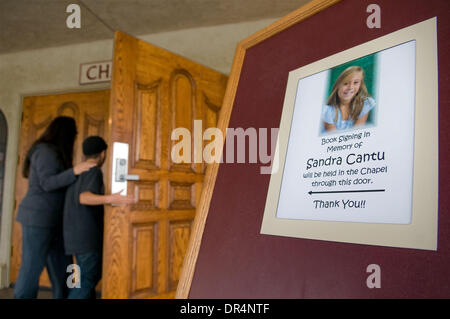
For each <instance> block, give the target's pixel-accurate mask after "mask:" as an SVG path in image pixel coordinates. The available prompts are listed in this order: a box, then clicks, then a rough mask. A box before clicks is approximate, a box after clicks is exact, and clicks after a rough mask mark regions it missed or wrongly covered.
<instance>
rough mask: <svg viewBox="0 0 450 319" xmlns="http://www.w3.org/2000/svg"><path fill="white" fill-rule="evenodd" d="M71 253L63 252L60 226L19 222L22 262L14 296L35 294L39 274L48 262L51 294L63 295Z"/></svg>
mask: <svg viewBox="0 0 450 319" xmlns="http://www.w3.org/2000/svg"><path fill="white" fill-rule="evenodd" d="M69 264H72V257H70V256H66V255H65V254H64V243H63V238H62V230H61V229H59V227H58V228H52V227H35V226H24V225H22V263H21V266H20V271H19V276H18V277H17V281H16V284H15V287H14V298H36V297H37V293H38V289H39V277H40V276H41V273H42V271H43V270H44V267H45V266H47V271H48V275H49V277H50V281H51V283H52V291H53V298H55V299H60V298H66V297H67V294H68V288H67V283H66V280H67V275H68V274H67V273H66V270H67V266H68V265H69Z"/></svg>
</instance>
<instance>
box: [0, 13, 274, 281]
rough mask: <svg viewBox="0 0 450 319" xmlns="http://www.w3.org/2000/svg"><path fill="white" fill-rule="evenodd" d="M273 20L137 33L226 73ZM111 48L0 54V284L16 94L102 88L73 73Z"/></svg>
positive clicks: (15, 139)
mask: <svg viewBox="0 0 450 319" xmlns="http://www.w3.org/2000/svg"><path fill="white" fill-rule="evenodd" d="M275 20H276V19H265V20H259V21H253V22H246V23H239V24H228V25H221V26H213V27H203V28H195V29H187V30H180V31H173V32H165V33H159V34H150V35H144V36H138V37H139V38H141V39H143V40H145V41H148V42H150V43H153V44H155V45H157V46H160V47H162V48H165V49H167V50H169V51H172V52H174V53H177V54H179V55H182V56H185V57H187V58H189V59H191V60H193V61H195V62H198V63H201V64H203V65H206V66H208V67H211V68H213V69H215V70H218V71H220V72H222V73H225V74H229V72H230V69H231V64H232V62H233V58H234V53H235V49H236V45H237V43H238V42H239V41H241V40H242V39H244V38H246V37H247V36H249V35H251V34H253V33H255V32H257V31H259V30H261V29H263V28H265V27H266V26H268V25H269V24H271V23H272V22H274V21H275ZM111 38H112V37H111ZM112 50H113V41H112V39H111V40H104V41H96V42H90V43H85V44H77V45H69V46H63V47H56V48H47V49H39V50H33V51H23V52H18V53H12V54H4V55H0V110H2V112H3V113H4V114H5V116H6V120H7V123H8V144H7V151H6V167H5V184H4V198H3V203H2V207H3V214H2V223H1V234H0V236H1V237H0V288H2V287H5V286H7V285H9V263H10V249H11V229H12V219H13V205H14V187H15V174H16V166H17V155H18V154H17V151H18V145H19V132H20V119H21V114H22V98H23V96H29V95H41V94H53V93H61V92H76V91H87V90H95V89H101V88H108V87H109V85H108V84H106V85H105V84H95V85H83V86H80V85H79V84H78V76H79V74H78V72H79V66H80V64H81V63H86V62H93V61H104V60H111V59H112Z"/></svg>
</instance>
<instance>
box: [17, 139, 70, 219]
mask: <svg viewBox="0 0 450 319" xmlns="http://www.w3.org/2000/svg"><path fill="white" fill-rule="evenodd" d="M28 156H29V158H30V163H31V164H30V173H29V177H28V179H29V186H28V191H27V194H26V195H25V197H24V198H23V200H22V202H21V203H20V205H19V209H18V212H17V221H19V222H20V223H22V225H25V226H39V227H53V226H58V225H61V222H62V213H63V207H64V195H65V190H66V187H67V186H68V185H70V184H72V183H73V182H75V180H76V177H75V175H74V174H73V169H72V168H69V169H66V170H65V169H64V166H63V163H62V160H61V158H60V156H59V154H58V151H57V149H56V147H55V146H53V145H51V144H47V143H40V144H37V145H35V146H34V147H33V148H32V149H31V150H30V152H29V153H28Z"/></svg>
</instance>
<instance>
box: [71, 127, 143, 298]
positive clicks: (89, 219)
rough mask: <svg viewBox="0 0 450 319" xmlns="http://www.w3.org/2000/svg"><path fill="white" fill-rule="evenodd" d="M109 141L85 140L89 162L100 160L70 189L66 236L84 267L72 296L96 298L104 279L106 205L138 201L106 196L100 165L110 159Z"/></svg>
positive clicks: (72, 251) (85, 149)
mask: <svg viewBox="0 0 450 319" xmlns="http://www.w3.org/2000/svg"><path fill="white" fill-rule="evenodd" d="M107 147H108V146H107V144H106V142H105V141H104V140H103V139H102V138H101V137H99V136H90V137H88V138H86V139H85V140H84V141H83V153H84V155H85V156H86V161H87V162H89V161H90V162H93V163H96V166H94V167H92V168H91V169H90V170H89V171H87V172H85V173H83V174H81V175H80V176H79V177H78V179H77V181H76V182H75V183H74V184H72V185H71V186H70V187H69V188H68V189H67V192H66V197H65V202H64V219H63V235H64V248H65V252H66V254H67V255H74V256H75V259H76V262H77V265H78V266H79V267H80V272H81V273H80V286H79V288H77V286H75V287H74V288H70V292H69V296H68V298H69V299H88V298H95V286H96V285H97V283H98V282H99V281H100V279H101V271H102V247H103V205H104V204H116V205H124V204H130V203H134V202H135V200H134V198H133V197H132V196H122V195H120V193H121V192H118V193H115V194H111V195H104V185H103V174H102V171H101V169H100V167H101V166H102V165H103V163H104V162H105V158H106V149H107Z"/></svg>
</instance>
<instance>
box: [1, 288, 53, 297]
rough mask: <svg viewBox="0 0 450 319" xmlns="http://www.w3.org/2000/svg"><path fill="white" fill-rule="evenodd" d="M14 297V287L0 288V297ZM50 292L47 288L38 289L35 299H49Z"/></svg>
mask: <svg viewBox="0 0 450 319" xmlns="http://www.w3.org/2000/svg"><path fill="white" fill-rule="evenodd" d="M13 298H14V289H13V288H5V289H0V299H13ZM51 298H52V292H51V291H49V290H39V292H38V297H37V299H51Z"/></svg>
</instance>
